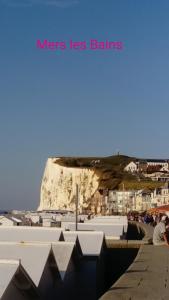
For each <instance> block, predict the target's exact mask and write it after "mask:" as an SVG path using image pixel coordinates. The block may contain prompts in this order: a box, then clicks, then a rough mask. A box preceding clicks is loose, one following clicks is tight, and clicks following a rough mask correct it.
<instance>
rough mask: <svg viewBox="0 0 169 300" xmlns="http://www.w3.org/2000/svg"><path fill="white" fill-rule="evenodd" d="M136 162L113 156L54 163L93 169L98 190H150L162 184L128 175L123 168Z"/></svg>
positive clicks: (124, 157)
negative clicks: (97, 177) (96, 176)
mask: <svg viewBox="0 0 169 300" xmlns="http://www.w3.org/2000/svg"><path fill="white" fill-rule="evenodd" d="M131 161H138V159H137V158H135V157H129V156H125V155H114V156H108V157H61V158H60V159H57V160H56V163H58V164H60V165H62V166H65V167H72V168H89V169H93V170H94V171H95V173H96V174H97V175H98V176H99V189H100V190H103V189H119V190H122V189H124V188H125V190H129V189H135V190H139V189H144V188H145V189H150V190H153V189H154V188H156V187H160V186H161V185H162V184H161V183H159V182H154V181H152V180H150V179H147V178H145V177H144V176H143V175H142V174H130V173H128V172H126V171H124V168H125V167H126V166H127V165H128V164H129V163H130V162H131Z"/></svg>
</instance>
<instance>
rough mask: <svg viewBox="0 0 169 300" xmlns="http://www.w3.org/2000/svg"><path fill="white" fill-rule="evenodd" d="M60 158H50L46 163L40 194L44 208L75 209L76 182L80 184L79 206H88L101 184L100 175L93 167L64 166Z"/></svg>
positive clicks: (41, 207) (41, 206)
mask: <svg viewBox="0 0 169 300" xmlns="http://www.w3.org/2000/svg"><path fill="white" fill-rule="evenodd" d="M57 161H59V158H49V159H48V160H47V163H46V167H45V171H44V175H43V179H42V184H41V195H40V206H39V208H38V210H43V209H69V210H74V209H75V198H76V184H78V185H79V208H82V207H84V208H85V207H88V204H89V201H90V199H91V197H92V195H93V194H94V193H95V192H96V191H97V189H98V186H99V177H98V175H97V174H96V173H95V171H94V169H92V168H84V167H83V168H73V167H66V166H62V165H60V164H59V163H57Z"/></svg>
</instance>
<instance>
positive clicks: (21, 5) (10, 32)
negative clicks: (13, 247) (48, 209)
mask: <svg viewBox="0 0 169 300" xmlns="http://www.w3.org/2000/svg"><path fill="white" fill-rule="evenodd" d="M168 11H169V1H168V0H163V1H153V0H149V1H147V0H142V1H140V0H74V1H73V0H72V1H71V0H67V1H64V0H60V1H55V0H49V1H48V0H0V37H1V43H0V137H1V143H0V208H1V209H5V208H6V209H9V208H17V209H35V208H36V207H37V206H38V203H39V191H40V183H41V178H42V175H43V171H44V167H45V162H46V159H47V158H48V157H49V156H55V155H56V156H64V155H65V156H66V155H69V156H70V155H72V156H73V155H78V156H87V155H90V156H97V155H99V156H108V155H112V154H115V153H117V151H120V153H123V154H127V155H131V156H138V157H155V158H158V157H162V158H163V157H164V158H169V139H168V132H167V130H168V119H169V116H168V112H169V99H168V98H169V18H168ZM37 39H40V40H42V41H43V40H44V39H48V40H49V41H61V40H62V41H66V42H69V40H70V39H73V40H74V41H84V40H86V41H89V40H90V39H97V40H99V41H105V40H106V39H107V40H110V41H116V40H118V41H122V42H123V44H124V49H123V50H121V51H117V50H107V51H106V50H105V51H104V50H103V51H102V50H100V51H99V50H98V51H90V50H88V51H70V50H69V49H66V50H65V51H43V50H38V49H37V48H36V40H37Z"/></svg>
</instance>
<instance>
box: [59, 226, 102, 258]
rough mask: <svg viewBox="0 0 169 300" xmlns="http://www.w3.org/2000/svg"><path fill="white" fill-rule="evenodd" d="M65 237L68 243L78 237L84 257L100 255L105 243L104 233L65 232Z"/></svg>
mask: <svg viewBox="0 0 169 300" xmlns="http://www.w3.org/2000/svg"><path fill="white" fill-rule="evenodd" d="M63 235H64V238H65V240H66V241H68V240H69V241H70V240H72V241H73V240H74V239H76V238H77V237H78V240H79V243H80V247H81V249H82V253H83V255H89V256H99V255H100V253H101V250H102V245H103V241H104V233H103V232H102V231H64V232H63Z"/></svg>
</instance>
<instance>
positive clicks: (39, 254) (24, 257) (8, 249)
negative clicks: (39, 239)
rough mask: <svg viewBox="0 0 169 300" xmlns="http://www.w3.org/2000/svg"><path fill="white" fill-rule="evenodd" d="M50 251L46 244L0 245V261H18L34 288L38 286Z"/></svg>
mask: <svg viewBox="0 0 169 300" xmlns="http://www.w3.org/2000/svg"><path fill="white" fill-rule="evenodd" d="M50 251H51V245H48V244H46V245H42V244H40V245H37V244H28V243H23V244H22V243H20V244H12V243H0V259H20V260H21V264H22V266H23V267H24V269H25V270H26V272H27V273H28V275H29V276H30V278H31V279H32V281H33V282H34V284H35V285H36V286H38V285H39V282H40V279H41V276H42V273H43V270H44V268H45V265H46V263H47V260H48V257H49V253H50Z"/></svg>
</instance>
